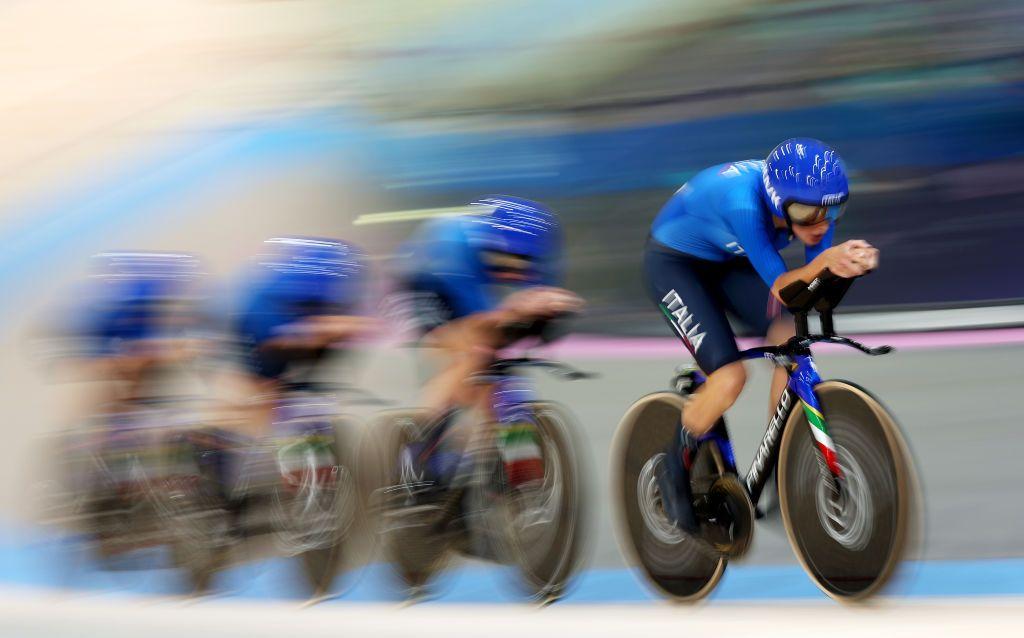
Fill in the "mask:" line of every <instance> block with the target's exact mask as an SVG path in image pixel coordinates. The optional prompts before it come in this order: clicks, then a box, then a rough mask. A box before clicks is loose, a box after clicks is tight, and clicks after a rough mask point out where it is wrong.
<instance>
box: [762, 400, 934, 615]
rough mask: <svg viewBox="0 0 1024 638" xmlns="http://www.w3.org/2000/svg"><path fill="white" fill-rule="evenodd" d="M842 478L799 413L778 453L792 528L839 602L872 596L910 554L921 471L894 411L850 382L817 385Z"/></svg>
mask: <svg viewBox="0 0 1024 638" xmlns="http://www.w3.org/2000/svg"><path fill="white" fill-rule="evenodd" d="M815 392H816V393H817V395H818V399H819V401H820V403H821V405H822V412H823V414H824V415H825V420H826V423H827V426H828V430H829V433H830V435H831V437H832V440H833V442H834V444H835V452H836V459H837V462H838V464H839V466H840V468H841V469H842V474H843V478H842V479H841V480H839V481H838V482H836V481H834V480H832V479H831V477H825V476H824V475H823V474H822V470H821V468H820V465H819V464H820V463H821V461H820V460H819V458H818V457H819V452H818V450H817V449H816V446H815V441H814V436H813V433H812V431H811V429H810V428H811V425H810V424H809V423H808V420H807V416H806V415H805V413H804V412H803V411H802V410H799V411H794V412H793V414H792V416H790V418H789V422H788V423H787V425H786V431H785V433H784V434H783V436H782V443H781V446H780V453H779V465H778V479H779V480H778V484H779V505H780V508H781V511H782V518H783V521H784V523H785V527H786V533H787V535H788V536H789V540H790V543H791V544H792V546H793V550H794V551H795V552H796V555H797V557H798V558H799V559H800V562H801V563H802V564H803V566H804V569H805V570H806V571H807V573H808V574H809V575H810V577H811V578H812V579H813V580H814V582H815V584H816V585H817V586H818V587H819V588H821V590H822V591H824V592H825V593H826V594H828V595H829V596H831V597H832V598H835V599H838V600H860V599H864V598H867V597H868V596H871V595H872V594H874V593H875V592H877V591H878V590H880V589H881V588H882V587H883V586H885V584H886V583H887V582H888V581H889V579H890V577H891V576H892V574H893V572H894V570H895V568H896V566H897V564H898V563H899V561H900V560H901V558H902V557H903V555H904V551H905V549H906V546H907V541H908V539H909V537H910V530H911V529H912V524H911V523H912V521H911V517H912V515H913V514H914V512H915V510H914V506H913V503H914V499H915V497H916V494H915V492H916V490H915V485H916V482H915V480H914V470H913V465H912V462H911V457H910V454H909V451H908V449H907V447H906V444H905V442H904V440H903V437H902V435H901V434H900V430H899V427H898V426H897V424H896V421H895V419H894V418H893V416H892V415H891V414H890V413H889V412H888V411H887V410H886V409H885V408H884V407H883V406H882V404H881V403H880V402H879V401H878V400H877V399H875V398H874V397H873V396H871V395H870V394H869V393H868V392H867V391H866V390H864V389H863V388H860V387H858V386H856V385H854V384H852V383H849V382H847V381H826V382H824V383H822V384H820V385H818V386H817V387H816V388H815Z"/></svg>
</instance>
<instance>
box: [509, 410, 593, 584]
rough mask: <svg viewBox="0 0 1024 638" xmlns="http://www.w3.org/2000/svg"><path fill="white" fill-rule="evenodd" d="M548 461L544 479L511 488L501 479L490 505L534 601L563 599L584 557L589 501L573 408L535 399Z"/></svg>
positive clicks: (544, 457)
mask: <svg viewBox="0 0 1024 638" xmlns="http://www.w3.org/2000/svg"><path fill="white" fill-rule="evenodd" d="M529 407H530V412H531V419H530V420H531V422H532V423H533V425H534V427H536V434H537V442H538V443H539V448H540V451H541V459H542V463H543V468H544V469H543V478H542V479H541V480H540V481H536V482H534V484H532V485H529V486H522V487H520V488H518V489H512V488H511V487H510V486H509V485H508V482H507V480H503V481H501V483H502V490H501V496H502V497H501V498H500V499H498V500H497V501H496V502H493V503H492V504H491V509H492V512H491V516H490V517H489V518H490V520H491V523H492V525H494V527H495V528H496V529H492V530H491V531H492V534H493V535H494V536H495V537H496V538H499V539H501V541H502V542H501V543H500V544H501V549H502V554H503V556H502V558H504V559H505V562H507V563H510V564H511V565H513V566H514V567H515V568H516V571H517V572H518V574H519V579H518V580H519V583H520V585H521V586H522V588H523V589H524V590H525V591H526V593H527V594H528V595H529V596H530V597H531V598H534V599H535V600H540V601H543V602H545V603H550V602H553V601H555V600H557V599H559V598H561V597H562V596H563V595H564V594H565V592H566V590H567V589H568V586H569V584H570V582H571V580H572V578H573V577H574V576H575V575H576V573H577V572H578V570H579V566H580V564H581V562H582V560H583V558H584V556H585V547H584V531H585V529H586V524H587V520H586V517H587V508H586V505H587V500H586V490H585V485H584V483H583V481H584V480H585V477H586V476H587V473H586V472H585V471H584V463H583V458H584V457H583V452H584V447H583V445H582V443H581V441H580V440H579V438H578V436H577V432H578V431H579V430H578V427H577V426H576V424H575V422H574V420H573V419H572V417H571V416H570V414H569V412H568V411H567V410H566V409H565V408H563V407H561V406H559V405H558V404H556V403H550V402H536V403H532V404H530V406H529Z"/></svg>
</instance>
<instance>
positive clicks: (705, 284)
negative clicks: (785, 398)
mask: <svg viewBox="0 0 1024 638" xmlns="http://www.w3.org/2000/svg"><path fill="white" fill-rule="evenodd" d="M848 198H849V186H848V183H847V175H846V169H845V166H844V164H843V161H842V159H840V157H839V155H838V154H837V153H836V151H835V150H834V149H833V148H831V147H830V146H828V145H826V144H825V143H823V142H821V141H819V140H815V139H811V138H793V139H789V140H786V141H784V142H782V143H781V144H779V145H778V146H777V147H775V149H774V150H772V152H771V153H770V154H769V155H768V157H767V159H765V160H763V161H762V160H745V161H740V162H733V163H727V164H720V165H717V166H712V167H710V168H707V169H705V170H703V171H701V172H699V173H697V175H695V176H694V177H693V179H691V180H690V181H689V182H687V183H686V184H684V185H683V186H682V188H680V189H679V190H678V191H677V192H676V193H675V195H673V196H672V198H671V199H670V200H669V201H668V203H666V204H665V206H664V207H663V208H662V209H661V212H660V213H659V214H658V216H657V218H656V219H655V220H654V223H653V226H652V228H651V233H650V236H649V238H648V241H647V246H646V248H645V253H644V274H645V279H646V287H647V292H648V295H649V296H650V298H651V300H652V301H653V302H654V303H655V305H657V306H658V309H659V310H660V312H661V314H662V315H663V316H664V317H665V319H667V320H668V322H669V325H670V326H671V327H672V329H673V331H674V332H675V334H676V335H677V336H679V338H680V339H681V340H682V341H683V343H684V344H685V346H686V348H687V349H688V350H689V351H690V353H691V354H692V355H693V357H694V359H695V360H696V363H697V365H698V366H700V368H701V370H702V371H703V372H704V374H705V375H706V376H707V382H706V383H705V384H704V385H703V387H702V388H701V389H700V390H699V391H698V392H696V393H695V394H694V396H693V397H692V400H691V401H690V402H688V403H687V405H686V408H685V409H684V411H683V414H682V416H681V423H682V427H681V428H680V429H679V430H678V437H677V438H676V440H675V441H674V442H673V443H672V445H671V447H670V449H669V451H668V454H667V455H666V463H665V465H664V467H665V471H664V472H663V473H662V475H661V476H660V477H659V480H660V488H661V491H662V494H663V502H664V503H665V509H666V514H668V516H669V517H670V518H671V519H672V520H673V521H675V523H676V524H677V525H679V526H680V527H681V528H683V529H684V530H686V531H688V532H691V533H693V532H697V531H698V530H699V523H698V521H697V520H696V517H695V516H694V512H693V503H692V494H691V490H690V481H689V472H688V470H689V467H688V466H689V463H690V460H691V459H692V458H693V454H694V452H695V451H696V449H697V446H698V444H699V441H700V439H701V437H702V436H711V434H709V432H710V431H711V430H712V428H713V427H714V426H715V424H716V423H718V421H719V419H720V418H721V417H722V415H723V414H724V413H725V412H726V410H728V409H729V407H731V406H732V404H733V403H734V402H735V401H736V399H737V398H738V397H739V395H740V392H741V391H742V390H743V386H744V384H745V383H746V379H747V375H746V370H745V367H744V364H743V362H742V361H740V360H739V349H738V347H737V345H736V339H735V336H734V334H733V330H732V328H731V327H730V325H729V322H728V319H727V315H732V316H734V317H735V318H737V319H739V320H740V322H741V323H743V324H745V325H746V327H747V328H748V329H750V330H751V331H753V332H754V333H755V334H758V335H760V336H764V337H766V338H767V341H769V342H770V343H773V344H780V343H784V342H785V341H786V339H788V338H789V337H790V336H791V335H792V334H793V331H794V329H793V325H792V319H791V317H788V316H783V315H782V313H781V304H780V301H781V300H780V298H779V292H780V291H781V290H782V289H783V288H785V287H786V286H787V285H789V284H790V283H793V282H795V281H797V280H802V281H806V282H810V281H811V280H812V279H813V278H814V277H815V276H817V275H818V274H819V273H820V272H821V271H822V270H824V269H826V268H828V269H829V270H831V271H832V272H833V273H834V274H836V275H838V276H840V277H856V276H859V275H862V274H864V273H866V272H868V271H870V270H872V269H873V268H875V267H877V265H878V250H877V249H875V248H874V247H872V246H871V245H870V244H868V243H867V242H866V241H863V240H860V239H854V240H850V241H847V242H844V243H842V244H839V245H837V246H833V245H832V240H833V235H834V231H835V224H836V222H837V220H838V219H839V218H840V216H841V215H842V214H843V211H844V209H845V207H846V201H847V199H848ZM794 237H795V238H796V239H798V240H799V241H800V242H801V243H802V244H804V265H803V266H800V267H798V268H793V269H790V268H787V266H786V264H785V262H784V261H783V259H782V257H781V256H780V255H779V251H780V250H781V249H782V248H784V247H785V246H787V245H788V244H789V243H790V242H791V241H792V240H793V238H794ZM785 384H786V374H785V371H784V370H781V369H778V370H776V371H775V374H774V376H773V378H772V384H771V399H770V401H771V403H770V404H771V405H772V406H774V405H775V402H776V401H777V400H778V398H779V396H780V395H781V393H782V391H783V389H784V387H785Z"/></svg>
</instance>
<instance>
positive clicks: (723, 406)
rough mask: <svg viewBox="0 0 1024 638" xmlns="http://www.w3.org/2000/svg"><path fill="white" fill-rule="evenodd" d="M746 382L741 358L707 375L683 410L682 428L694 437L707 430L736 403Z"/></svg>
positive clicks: (745, 372)
mask: <svg viewBox="0 0 1024 638" xmlns="http://www.w3.org/2000/svg"><path fill="white" fill-rule="evenodd" d="M746 382H747V370H746V368H745V367H744V364H743V362H742V361H733V362H732V363H728V364H726V365H724V366H722V367H721V368H719V369H717V370H715V371H714V372H712V373H711V374H709V375H708V377H707V381H706V382H705V383H704V385H703V386H701V388H700V390H698V391H697V393H696V394H694V395H693V396H692V397H691V399H690V402H689V403H687V404H686V410H684V411H683V415H682V424H683V427H684V428H686V431H687V432H689V433H690V434H691V435H692V436H694V437H699V436H701V435H703V434H705V433H707V432H708V431H709V430H710V429H711V428H712V427H714V425H715V423H717V422H718V420H719V419H720V418H722V415H723V414H725V412H726V410H728V409H729V408H731V407H732V405H733V404H734V403H736V399H738V398H739V396H740V393H741V392H743V386H744V385H745V384H746Z"/></svg>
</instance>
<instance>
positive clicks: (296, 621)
mask: <svg viewBox="0 0 1024 638" xmlns="http://www.w3.org/2000/svg"><path fill="white" fill-rule="evenodd" d="M1022 626H1024V601H1022V600H1021V599H1019V598H1005V599H987V600H982V599H977V600H964V599H931V600H924V601H898V602H895V601H885V602H881V603H877V604H873V605H862V606H856V607H846V606H842V605H838V604H835V603H827V602H823V603H815V604H808V603H793V604H787V603H771V604H758V605H751V604H729V603H719V604H714V605H702V606H696V607H673V606H670V605H668V604H654V605H601V606H590V605H562V606H558V605H556V606H554V607H551V608H548V609H544V610H538V609H535V608H532V607H525V606H515V605H444V604H439V605H420V606H413V607H408V608H399V607H397V606H395V605H388V604H351V605H346V604H338V605H330V606H319V607H313V608H305V609H304V608H301V606H300V605H299V604H297V603H291V604H289V603H281V602H254V601H249V602H245V601H224V600H214V601H205V602H200V603H198V604H188V605H186V604H183V602H182V601H180V600H174V599H124V598H114V597H91V598H83V597H74V596H72V595H62V594H60V593H56V592H45V593H44V592H32V591H28V590H0V636H3V637H4V638H7V637H18V638H35V637H39V638H43V637H45V638H59V637H62V636H76V637H80V638H90V637H92V636H96V637H102V638H121V637H124V638H138V636H146V638H164V637H166V638H181V637H182V636H216V637H217V638H230V637H232V636H239V637H245V638H259V637H262V636H268V637H270V636H273V637H274V638H281V637H282V636H302V637H303V638H315V637H318V636H324V637H327V636H330V637H331V638H337V637H338V636H341V635H344V636H348V637H350V638H358V637H360V636H372V637H373V638H386V637H389V636H396V637H399V636H400V637H401V638H409V637H410V636H414V637H416V638H431V637H434V636H436V637H438V638H441V637H444V638H452V637H453V636H455V637H458V636H460V635H463V636H471V637H473V638H476V637H477V636H488V638H492V637H493V638H502V637H505V636H508V637H509V638H512V637H514V638H522V636H530V637H531V638H541V637H543V636H558V637H559V638H568V637H570V636H586V637H587V638H600V637H603V636H609V637H610V636H616V637H618V636H638V637H639V636H643V637H648V636H658V635H665V633H664V632H671V633H673V634H674V633H682V634H686V635H698V636H706V635H715V634H711V633H706V632H712V631H713V632H716V634H717V633H718V632H724V634H722V635H729V636H751V635H756V636H759V637H765V638H768V637H771V636H785V637H786V638H799V637H800V636H808V637H811V636H813V637H820V636H821V635H828V636H829V638H838V637H843V636H850V637H851V638H853V637H856V638H863V637H864V636H901V637H907V638H912V637H916V636H922V637H927V638H934V637H935V636H954V635H955V636H962V635H971V634H973V635H979V636H985V635H1011V633H1013V634H1015V633H1016V632H1017V631H1019V630H1020V628H1021V627H1022ZM1014 628H1016V631H1014V630H1013V629H1014ZM995 632H999V633H995Z"/></svg>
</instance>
